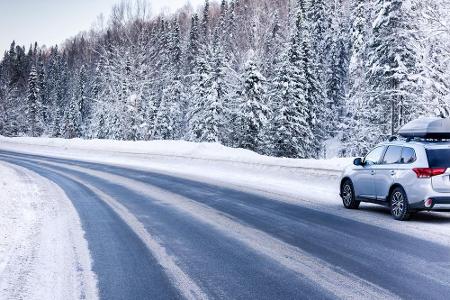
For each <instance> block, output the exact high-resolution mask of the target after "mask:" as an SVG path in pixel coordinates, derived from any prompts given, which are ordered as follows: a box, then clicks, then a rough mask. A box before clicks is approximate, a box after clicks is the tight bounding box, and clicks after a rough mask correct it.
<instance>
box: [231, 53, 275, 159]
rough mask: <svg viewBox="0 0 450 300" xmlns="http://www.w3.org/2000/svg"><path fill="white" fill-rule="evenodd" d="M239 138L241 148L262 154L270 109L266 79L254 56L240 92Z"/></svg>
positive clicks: (247, 66)
mask: <svg viewBox="0 0 450 300" xmlns="http://www.w3.org/2000/svg"><path fill="white" fill-rule="evenodd" d="M239 96H240V105H239V107H238V109H239V111H238V116H239V117H238V120H237V125H238V126H237V128H236V129H237V130H239V132H238V133H237V136H238V137H239V140H238V145H239V147H240V148H244V149H249V150H252V151H259V152H261V151H262V149H261V146H263V145H264V142H263V140H264V137H263V136H262V133H263V129H264V127H265V126H266V125H267V123H268V120H267V118H268V114H269V109H268V107H267V103H266V79H265V78H264V76H263V75H262V74H261V72H260V71H259V69H258V66H257V64H256V62H255V61H254V60H253V58H252V55H250V59H249V60H248V61H247V64H246V67H245V72H244V73H243V74H242V90H241V91H240V92H239Z"/></svg>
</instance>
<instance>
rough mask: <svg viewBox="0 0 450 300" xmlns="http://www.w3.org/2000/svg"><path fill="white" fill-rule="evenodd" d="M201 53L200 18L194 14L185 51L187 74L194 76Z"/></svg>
mask: <svg viewBox="0 0 450 300" xmlns="http://www.w3.org/2000/svg"><path fill="white" fill-rule="evenodd" d="M199 52H200V30H199V18H198V15H197V14H194V15H193V16H192V18H191V28H190V32H189V40H188V45H187V48H186V51H185V56H186V63H185V66H186V74H187V75H188V78H189V75H192V74H194V72H195V71H196V61H197V57H198V55H199Z"/></svg>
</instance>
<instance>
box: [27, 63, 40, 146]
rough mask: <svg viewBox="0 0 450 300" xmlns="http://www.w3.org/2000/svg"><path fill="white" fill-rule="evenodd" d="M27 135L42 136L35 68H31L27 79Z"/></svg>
mask: <svg viewBox="0 0 450 300" xmlns="http://www.w3.org/2000/svg"><path fill="white" fill-rule="evenodd" d="M27 123H28V134H29V135H30V136H33V137H37V136H40V135H41V134H42V130H43V128H42V125H43V124H42V107H41V103H40V101H39V79H38V74H37V71H36V67H34V66H33V67H32V68H31V71H30V76H29V78H28V97H27Z"/></svg>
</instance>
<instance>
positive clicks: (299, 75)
mask: <svg viewBox="0 0 450 300" xmlns="http://www.w3.org/2000/svg"><path fill="white" fill-rule="evenodd" d="M301 51H302V48H301V47H300V45H299V41H298V39H297V36H296V35H294V37H293V38H292V40H291V42H290V45H289V51H288V52H287V54H284V55H283V56H282V61H281V63H280V64H279V68H278V70H277V76H276V78H275V80H274V81H273V83H272V89H271V93H270V94H271V103H272V116H273V117H272V120H271V125H270V127H271V129H270V148H271V149H270V150H271V151H270V154H272V155H275V156H279V157H291V158H307V157H310V149H311V145H312V142H313V139H314V136H313V134H312V131H311V128H310V127H309V125H308V123H307V119H308V117H309V113H308V108H309V106H308V103H307V102H306V99H305V90H306V89H305V87H306V80H305V76H304V73H303V70H304V68H303V65H302V63H303V61H302V60H301V57H302V56H303V55H304V54H303V53H301Z"/></svg>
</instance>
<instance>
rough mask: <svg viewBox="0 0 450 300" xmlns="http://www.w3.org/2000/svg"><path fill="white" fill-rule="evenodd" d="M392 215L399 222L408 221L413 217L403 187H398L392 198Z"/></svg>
mask: <svg viewBox="0 0 450 300" xmlns="http://www.w3.org/2000/svg"><path fill="white" fill-rule="evenodd" d="M390 203H391V214H392V216H393V217H394V219H396V220H398V221H406V220H408V219H409V218H410V217H411V210H410V207H409V202H408V198H407V196H406V193H405V191H404V190H403V189H402V188H401V187H396V188H395V189H394V190H393V191H392V193H391V196H390Z"/></svg>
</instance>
